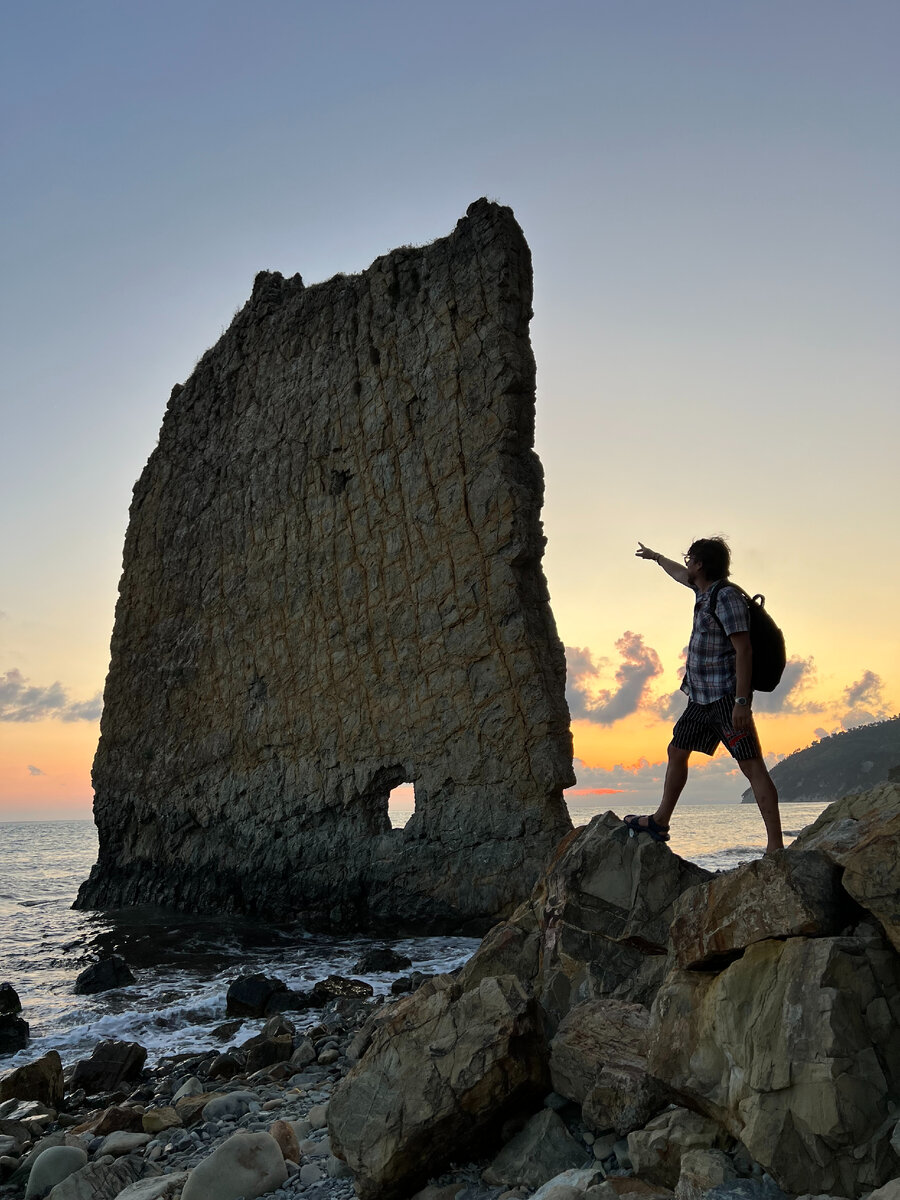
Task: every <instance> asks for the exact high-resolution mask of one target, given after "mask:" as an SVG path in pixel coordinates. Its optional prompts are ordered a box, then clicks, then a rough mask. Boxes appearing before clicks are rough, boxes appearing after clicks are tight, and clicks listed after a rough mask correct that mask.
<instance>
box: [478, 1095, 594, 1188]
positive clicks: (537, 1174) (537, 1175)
mask: <svg viewBox="0 0 900 1200" xmlns="http://www.w3.org/2000/svg"><path fill="white" fill-rule="evenodd" d="M590 1161H591V1160H590V1156H589V1155H588V1153H587V1151H586V1150H585V1148H584V1146H582V1145H579V1143H578V1142H576V1141H575V1139H574V1138H573V1137H572V1135H571V1133H569V1131H568V1129H567V1128H566V1126H565V1123H564V1122H563V1120H562V1119H561V1118H560V1117H559V1116H558V1115H557V1114H556V1113H555V1112H553V1110H552V1109H549V1108H545V1109H543V1110H542V1111H541V1112H539V1113H537V1114H536V1116H533V1117H532V1118H531V1120H530V1121H528V1123H527V1124H526V1125H525V1127H524V1129H521V1130H520V1131H519V1132H518V1133H517V1134H516V1135H515V1137H513V1138H512V1139H511V1140H510V1141H508V1142H507V1143H506V1145H505V1146H504V1147H503V1149H502V1150H501V1151H500V1153H499V1154H498V1155H497V1156H496V1157H495V1158H494V1159H493V1161H492V1162H491V1164H490V1166H489V1167H487V1169H486V1170H485V1172H484V1175H483V1178H484V1181H485V1182H486V1183H489V1184H493V1185H495V1186H499V1185H503V1184H505V1185H506V1186H511V1187H527V1188H539V1187H541V1186H542V1185H543V1184H545V1183H546V1182H547V1181H548V1180H550V1179H553V1178H554V1177H555V1176H556V1175H559V1174H560V1172H562V1171H569V1170H574V1169H576V1168H584V1167H586V1166H587V1165H588V1163H589V1162H590Z"/></svg>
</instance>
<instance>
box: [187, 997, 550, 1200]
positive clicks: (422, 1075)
mask: <svg viewBox="0 0 900 1200" xmlns="http://www.w3.org/2000/svg"><path fill="white" fill-rule="evenodd" d="M548 1083H549V1080H548V1077H547V1051H546V1045H545V1042H544V1036H543V1032H542V1023H541V1017H540V1012H539V1009H538V1007H537V1005H536V1004H535V1002H534V1000H533V999H531V998H530V997H529V996H528V994H527V992H526V991H525V989H524V988H523V987H522V985H521V984H520V983H519V981H518V980H516V979H514V978H512V977H511V976H503V977H501V978H490V979H484V980H482V981H481V983H480V984H478V986H477V987H475V988H473V989H472V990H469V991H466V990H464V989H463V988H462V987H461V986H460V985H459V984H458V983H454V982H453V981H451V980H449V979H447V978H446V977H440V976H439V977H436V978H435V979H434V980H431V981H430V982H429V983H427V984H425V985H424V986H423V987H421V988H420V989H419V991H418V992H416V993H415V994H414V995H413V996H410V997H408V998H404V999H402V1000H399V1001H397V1003H396V1004H395V1005H394V1006H392V1008H391V1010H390V1012H389V1014H388V1015H387V1017H386V1019H385V1020H384V1021H383V1023H382V1024H380V1025H379V1026H378V1027H377V1028H375V1030H374V1033H373V1036H372V1041H371V1045H370V1046H369V1049H368V1051H367V1052H366V1054H365V1055H364V1057H363V1058H362V1060H361V1061H360V1062H359V1063H358V1064H357V1065H356V1066H355V1067H354V1068H353V1069H352V1070H351V1071H350V1073H349V1074H348V1075H347V1076H346V1077H345V1078H344V1079H343V1080H342V1082H341V1084H340V1085H339V1086H338V1088H337V1089H336V1090H335V1092H334V1094H333V1096H332V1099H331V1103H330V1104H329V1106H328V1129H329V1134H330V1137H331V1145H332V1149H333V1151H334V1153H335V1154H336V1155H337V1156H338V1157H339V1158H342V1159H344V1161H346V1162H347V1164H348V1166H349V1167H350V1168H351V1170H352V1172H353V1174H354V1177H355V1181H356V1188H357V1192H358V1194H359V1195H360V1197H362V1200H373V1198H374V1197H376V1196H377V1197H379V1200H390V1198H391V1197H395V1196H408V1195H410V1194H411V1193H412V1192H413V1191H414V1190H415V1187H416V1186H417V1185H418V1184H419V1183H422V1182H424V1180H425V1178H426V1177H427V1176H428V1175H430V1174H434V1173H435V1172H436V1171H437V1170H439V1169H440V1165H441V1164H442V1163H444V1162H446V1161H447V1160H448V1159H449V1158H451V1157H453V1158H458V1156H459V1154H460V1152H461V1149H462V1148H463V1147H469V1146H471V1145H472V1143H473V1142H474V1141H476V1139H477V1138H478V1137H479V1135H482V1134H486V1133H487V1132H488V1131H489V1130H491V1129H493V1128H496V1127H497V1125H498V1123H499V1122H501V1121H502V1120H503V1119H504V1117H505V1116H507V1115H508V1114H509V1112H511V1111H512V1110H514V1109H517V1108H521V1107H523V1106H524V1105H525V1104H526V1103H528V1102H533V1101H534V1100H535V1099H536V1098H537V1096H539V1095H540V1094H542V1093H543V1092H544V1091H545V1090H546V1088H547V1086H548ZM184 1200H189V1197H187V1196H185V1197H184Z"/></svg>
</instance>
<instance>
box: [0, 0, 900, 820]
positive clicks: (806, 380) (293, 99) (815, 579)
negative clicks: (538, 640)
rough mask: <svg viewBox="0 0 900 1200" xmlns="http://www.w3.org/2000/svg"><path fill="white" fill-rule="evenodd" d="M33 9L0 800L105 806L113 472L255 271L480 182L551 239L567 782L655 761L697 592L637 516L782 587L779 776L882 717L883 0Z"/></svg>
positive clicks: (86, 808)
mask: <svg viewBox="0 0 900 1200" xmlns="http://www.w3.org/2000/svg"><path fill="white" fill-rule="evenodd" d="M51 10H52V14H53V19H52V21H48V19H47V15H46V12H45V10H44V7H43V6H29V5H20V6H18V7H17V8H16V9H15V11H14V12H13V11H12V10H10V12H9V13H8V14H7V21H6V27H5V30H4V47H3V49H2V51H0V53H2V56H3V63H4V70H3V72H0V88H2V89H3V91H4V114H5V137H6V141H5V145H4V175H5V182H4V189H3V196H2V200H0V203H2V204H3V207H4V220H3V221H2V222H0V237H2V238H3V239H4V247H3V251H4V259H3V261H4V273H3V285H2V286H3V289H4V294H5V298H6V305H5V307H4V322H3V337H4V339H5V344H4V348H3V361H4V384H5V387H4V397H3V401H2V404H3V412H2V429H3V446H4V465H3V471H2V472H0V493H2V494H0V504H2V511H3V513H4V527H3V556H2V562H3V571H2V582H0V820H3V819H8V820H9V819H22V818H35V819H40V818H44V817H49V816H54V817H55V816H73V817H74V816H85V817H86V816H89V815H90V806H91V788H90V767H91V760H92V757H93V753H94V750H95V747H96V743H97V738H98V734H99V713H100V706H101V701H100V696H101V692H102V688H103V684H104V679H105V675H106V669H107V665H108V660H109V639H110V634H111V631H112V626H113V617H114V608H115V602H116V594H117V584H118V579H119V574H120V570H121V556H122V546H123V542H124V536H125V530H126V526H127V521H128V509H129V504H130V502H131V492H132V488H133V485H134V482H135V480H136V479H137V478H138V476H139V474H140V472H141V470H142V468H143V466H144V463H145V461H146V459H147V457H148V455H149V454H150V453H151V451H152V449H153V447H154V445H155V443H156V439H157V435H158V431H159V427H160V423H161V420H162V416H163V413H164V411H165V406H166V401H167V398H168V396H169V394H170V391H171V389H172V386H173V384H175V383H176V382H184V380H185V379H186V378H187V377H188V376H189V375H190V373H191V371H192V370H193V368H194V365H195V363H196V362H197V360H198V358H199V357H200V356H201V355H202V354H203V352H204V351H205V349H206V348H207V347H208V346H210V345H211V344H213V343H214V342H215V341H216V340H217V339H218V338H219V336H220V335H221V333H222V332H223V331H224V329H225V328H226V327H227V326H228V325H229V323H230V321H231V319H232V316H233V314H234V312H235V311H236V309H238V308H239V307H240V306H241V305H242V304H243V303H244V301H245V300H246V298H247V297H248V295H249V294H250V290H251V287H252V284H253V278H254V275H255V273H256V272H257V271H258V270H261V269H273V270H279V271H282V272H283V273H284V274H285V275H290V274H292V273H293V272H300V273H301V274H302V275H303V278H304V280H305V281H306V282H307V284H312V283H314V282H316V281H320V280H324V279H328V278H330V277H331V276H333V275H335V274H336V273H338V272H354V271H359V270H361V269H363V268H365V267H367V266H368V265H369V264H370V263H371V262H372V261H373V260H374V259H375V258H376V257H377V256H379V255H381V254H383V253H385V252H387V251H388V250H390V249H391V248H393V247H396V246H400V245H403V244H407V243H414V244H421V243H425V242H428V241H430V240H431V239H433V238H436V237H441V236H444V235H446V234H448V233H449V232H450V231H451V230H452V229H453V227H454V225H455V223H456V221H457V220H458V219H459V217H460V216H461V215H462V214H463V213H464V212H465V210H466V208H467V206H468V205H469V204H470V203H471V202H472V201H473V200H475V199H476V198H478V197H479V196H482V195H486V196H488V197H490V198H492V199H497V200H499V201H501V202H502V203H504V204H508V205H510V206H511V207H512V208H513V210H514V212H515V214H516V217H517V219H518V220H519V222H520V224H521V225H522V228H523V230H524V232H525V235H526V238H527V239H528V242H529V244H530V246H531V249H532V254H533V261H534V274H535V295H534V318H533V323H532V340H533V344H534V350H535V356H536V360H537V365H538V382H537V417H536V436H535V446H536V450H537V452H538V454H539V456H540V459H541V462H542V465H543V469H544V473H545V482H546V495H545V506H544V514H543V515H544V526H545V532H546V535H547V549H546V555H545V560H544V569H545V573H546V576H547V580H548V584H549V588H550V594H551V603H552V606H553V611H554V615H555V618H556V622H557V626H558V630H559V635H560V638H561V640H562V641H563V643H564V644H565V646H566V647H567V653H568V662H569V697H570V703H571V705H572V711H573V718H574V719H573V732H574V742H575V754H576V758H577V760H578V763H577V774H578V784H577V789H576V790H577V792H578V793H591V794H598V793H599V794H603V795H605V794H609V795H610V796H611V799H612V800H613V801H615V802H616V803H618V799H622V801H623V803H634V802H635V800H636V799H637V800H643V799H644V798H645V797H646V798H649V797H652V795H653V794H654V793H655V791H657V790H658V787H659V785H660V779H661V774H662V771H663V770H664V763H665V758H666V746H667V744H668V741H669V736H670V732H671V727H672V721H673V712H674V709H673V696H674V695H675V694H676V693H677V690H678V685H679V669H680V667H682V666H683V658H682V655H683V651H684V647H685V645H686V642H687V640H688V635H689V631H690V625H691V605H692V597H691V595H690V594H689V593H688V592H687V591H686V589H683V588H681V587H679V585H677V584H675V583H673V582H672V580H670V579H669V578H667V577H665V576H664V574H663V573H662V572H661V571H660V569H659V568H658V567H657V566H656V565H655V564H654V563H649V562H645V561H643V560H638V559H635V557H634V551H635V548H636V546H637V542H638V540H639V539H640V540H641V541H643V542H644V543H645V544H647V545H649V546H651V547H653V548H655V549H658V550H660V551H662V552H663V553H665V554H667V555H670V556H674V557H677V556H678V555H680V554H681V553H682V552H683V550H684V549H685V548H686V546H687V545H688V544H689V543H690V541H691V540H692V539H693V538H695V537H699V536H705V535H709V534H713V533H724V534H725V535H726V536H727V537H728V539H729V541H730V543H731V546H732V551H733V575H734V578H735V580H736V581H737V582H739V583H741V584H742V585H744V586H745V587H746V588H747V589H748V590H750V591H751V592H762V593H764V594H765V595H766V598H767V605H768V607H769V609H770V611H771V612H772V613H773V614H774V615H775V617H776V619H777V620H778V622H779V624H780V625H781V626H782V628H783V629H784V631H785V634H786V638H787V645H788V652H789V655H790V656H791V660H792V661H791V664H790V665H789V670H788V673H787V675H786V680H785V685H784V687H783V688H782V689H781V691H780V692H779V693H776V694H775V695H774V696H773V697H771V698H764V697H757V702H756V715H757V721H758V727H759V732H760V738H761V741H762V745H763V749H764V751H765V753H766V754H767V756H769V757H770V761H774V760H775V759H776V758H777V757H779V756H782V755H785V754H788V753H790V752H791V751H793V750H795V749H798V748H800V747H803V746H806V745H808V744H809V743H810V742H812V741H813V740H814V739H815V738H817V737H820V736H822V735H823V734H827V733H832V732H834V731H837V730H841V729H844V728H848V727H852V726H853V725H856V724H860V723H863V722H866V721H869V720H873V719H880V718H882V717H884V716H886V715H891V714H893V713H895V712H896V711H897V710H898V708H900V640H898V638H897V634H896V608H897V601H896V597H897V595H898V594H900V555H898V553H897V538H896V519H897V512H898V508H900V504H898V502H900V487H898V483H897V480H898V472H897V465H896V448H897V445H898V444H900V397H898V394H897V371H896V330H897V328H898V325H900V311H898V309H900V293H898V289H897V279H898V278H900V262H898V239H897V237H896V213H897V211H898V207H900V203H898V202H900V157H898V155H897V153H896V113H897V109H898V101H900V82H898V80H900V76H898V72H897V70H896V62H895V58H896V46H897V44H898V42H900V7H896V6H895V7H891V6H885V5H863V6H848V5H845V4H839V3H837V2H836V0H821V2H817V3H816V5H815V6H812V5H810V4H806V3H799V4H796V5H784V4H776V3H774V2H772V0H762V2H760V3H758V4H753V5H719V6H710V5H708V4H700V3H696V2H694V0H685V2H684V3H681V4H679V5H670V4H664V3H660V2H659V0H653V2H652V3H650V4H649V5H609V4H597V5H584V4H576V3H569V2H568V0H562V3H560V4H558V5H554V6H540V5H528V4H526V5H524V6H523V5H521V4H519V3H515V4H514V3H512V0H498V2H497V3H492V4H490V5H482V4H475V3H474V2H470V0H461V2H460V3H459V4H457V5H454V6H452V7H447V6H438V5H433V6H429V5H425V6H415V7H413V6H412V5H410V4H407V3H400V2H399V0H397V2H394V0H390V2H389V3H386V4H383V5H377V6H371V5H363V4H361V3H358V2H357V0H351V2H350V3H349V5H344V6H339V7H338V8H335V9H333V10H332V8H330V7H329V6H327V5H320V6H315V5H296V4H287V3H282V2H280V0H278V2H276V3H273V4H270V5H265V6H261V7H260V6H247V5H241V4H238V3H235V2H233V0H223V3H222V4H220V5H218V6H217V9H216V12H217V19H216V21H215V22H213V24H214V25H215V30H214V31H213V30H212V29H211V26H210V20H209V8H208V6H204V5H197V4H193V3H187V4H185V5H183V6H181V7H179V8H178V9H174V8H170V7H169V8H165V9H157V7H156V6H153V5H143V6H140V5H138V6H127V5H126V6H115V5H109V4H100V5H89V6H80V5H61V4H55V5H51ZM351 18H352V19H351ZM435 47H440V48H441V52H440V54H437V55H436V54H435V53H434V51H435ZM688 786H689V792H688V793H686V794H693V795H695V797H697V798H700V799H707V798H715V797H718V798H720V799H736V798H737V797H739V795H740V792H741V791H742V790H743V782H742V778H741V777H740V775H739V773H736V772H735V770H734V767H733V765H731V764H730V760H723V759H720V758H716V759H715V760H712V761H711V762H709V763H705V764H701V763H700V762H699V761H698V763H697V770H696V779H695V780H692V782H691V783H689V785H688ZM692 788H695V789H696V790H695V791H694V792H693V793H691V789H692ZM623 793H624V795H623ZM629 797H630V799H629Z"/></svg>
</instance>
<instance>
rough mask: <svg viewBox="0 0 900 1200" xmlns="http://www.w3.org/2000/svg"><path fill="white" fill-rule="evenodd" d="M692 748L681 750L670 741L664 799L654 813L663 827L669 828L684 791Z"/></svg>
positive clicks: (656, 819)
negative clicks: (679, 798)
mask: <svg viewBox="0 0 900 1200" xmlns="http://www.w3.org/2000/svg"><path fill="white" fill-rule="evenodd" d="M690 757H691V752H690V750H680V749H679V748H678V746H673V745H672V743H671V742H670V743H669V765H668V766H667V767H666V780H665V783H664V784H663V794H662V800H660V802H659V808H658V809H657V810H656V812H655V813H654V814H653V820H654V821H655V822H656V823H657V825H660V826H661V827H662V828H663V829H668V827H669V821H670V819H671V817H672V813H673V812H674V811H675V805H676V804H677V803H678V797H679V796H680V795H681V793H682V792H683V791H684V785H685V784H686V783H687V777H688V759H689V758H690Z"/></svg>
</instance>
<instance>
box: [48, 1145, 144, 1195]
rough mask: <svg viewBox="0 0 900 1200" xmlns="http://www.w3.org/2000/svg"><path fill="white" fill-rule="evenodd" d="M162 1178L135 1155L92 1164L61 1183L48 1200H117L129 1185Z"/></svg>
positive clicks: (86, 1165) (68, 1176)
mask: <svg viewBox="0 0 900 1200" xmlns="http://www.w3.org/2000/svg"><path fill="white" fill-rule="evenodd" d="M161 1174H162V1170H161V1169H160V1168H159V1167H158V1166H156V1164H155V1163H151V1162H146V1161H145V1160H144V1159H142V1158H138V1156H137V1155H136V1154H129V1155H127V1156H126V1157H125V1158H119V1159H116V1161H115V1162H111V1163H104V1162H89V1163H86V1164H85V1166H83V1167H81V1169H80V1170H78V1171H74V1172H73V1173H72V1174H71V1175H67V1176H66V1178H65V1179H64V1180H63V1181H62V1182H61V1183H58V1184H57V1185H56V1187H55V1188H53V1190H52V1191H51V1192H50V1193H49V1197H48V1200H116V1198H117V1197H118V1196H119V1195H120V1194H121V1192H122V1191H123V1190H124V1189H125V1188H126V1187H128V1186H129V1184H132V1183H135V1182H136V1181H137V1180H138V1179H147V1178H150V1177H156V1176H159V1175H161Z"/></svg>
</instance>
